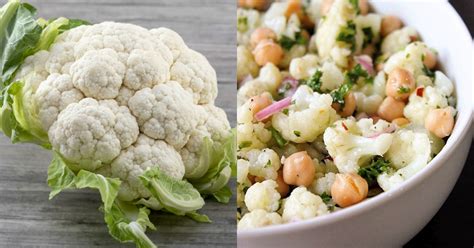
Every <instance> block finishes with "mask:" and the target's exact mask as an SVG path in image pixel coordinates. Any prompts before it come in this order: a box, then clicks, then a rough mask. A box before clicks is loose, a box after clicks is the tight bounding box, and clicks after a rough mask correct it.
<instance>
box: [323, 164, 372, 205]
mask: <svg viewBox="0 0 474 248" xmlns="http://www.w3.org/2000/svg"><path fill="white" fill-rule="evenodd" d="M368 192H369V185H368V184H367V181H366V180H365V179H364V178H362V177H361V176H359V175H357V174H352V173H351V174H336V180H335V181H334V183H333V184H332V186H331V196H332V199H333V200H334V202H335V203H337V205H339V206H341V207H343V208H345V207H348V206H351V205H354V204H356V203H358V202H361V201H362V200H364V199H365V198H367V194H368Z"/></svg>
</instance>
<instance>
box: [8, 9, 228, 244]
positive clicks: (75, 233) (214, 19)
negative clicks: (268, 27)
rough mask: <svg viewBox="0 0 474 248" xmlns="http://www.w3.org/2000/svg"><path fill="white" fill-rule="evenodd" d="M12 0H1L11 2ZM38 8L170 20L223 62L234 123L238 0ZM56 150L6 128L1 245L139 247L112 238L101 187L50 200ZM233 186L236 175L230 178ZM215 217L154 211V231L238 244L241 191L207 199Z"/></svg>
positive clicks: (45, 12)
mask: <svg viewBox="0 0 474 248" xmlns="http://www.w3.org/2000/svg"><path fill="white" fill-rule="evenodd" d="M5 2H6V1H0V3H1V4H4V3H5ZM29 2H30V3H31V4H33V5H34V6H36V7H37V8H38V13H39V16H41V17H44V18H52V17H58V16H65V17H69V18H80V19H85V20H89V21H91V22H95V23H97V22H101V21H110V20H113V21H119V22H129V23H134V24H137V25H141V26H144V27H147V28H155V27H160V26H165V27H169V28H172V29H173V30H175V31H177V32H178V33H180V34H181V35H182V37H183V39H184V40H185V41H186V43H187V44H188V45H189V46H190V47H191V48H193V49H195V50H197V51H199V52H201V53H202V54H204V55H205V56H206V57H207V58H208V59H209V61H210V63H211V64H212V65H213V66H214V68H215V69H216V72H217V75H218V81H219V96H218V98H217V101H216V102H217V105H219V106H221V107H223V108H224V109H225V110H226V113H227V115H228V117H229V120H230V121H231V123H232V125H235V117H236V107H235V106H236V88H235V68H236V65H235V63H236V58H235V56H236V55H235V33H236V32H235V18H236V17H235V13H236V11H235V1H233V0H226V1H224V0H214V1H212V0H168V1H164V0H163V1H155V0H146V1H144V0H140V1H138V0H135V1H126V0H109V1H106V0H78V1H75V0H48V1H39V0H34V1H33V0H32V1H29ZM49 162H50V154H49V152H48V151H45V150H43V149H41V148H39V147H37V146H34V145H28V144H17V145H12V144H10V141H9V140H8V139H7V138H6V137H5V136H3V134H0V247H133V245H131V244H123V245H121V244H119V243H118V242H117V241H115V240H114V239H112V238H111V237H110V236H109V235H108V233H107V228H106V226H105V224H104V221H103V215H102V213H100V212H99V210H98V207H99V205H100V199H99V196H98V193H96V192H95V191H90V190H80V191H78V190H70V191H66V192H63V193H61V194H59V195H58V196H56V198H54V199H53V200H51V201H49V200H48V194H49V188H48V186H47V184H46V177H47V175H46V170H47V166H48V165H49ZM230 184H231V187H234V186H235V182H231V183H230ZM202 212H203V213H205V214H207V215H209V217H210V218H211V219H212V220H213V223H212V224H198V223H195V222H193V221H192V220H189V219H187V218H181V217H176V216H172V215H166V214H159V213H152V216H151V219H152V221H153V222H154V223H155V224H156V226H157V228H158V230H157V231H155V232H148V235H149V236H150V237H151V239H152V240H153V241H154V242H155V243H156V244H158V245H159V246H160V247H234V246H235V244H236V222H235V196H234V198H233V199H232V201H231V203H230V204H228V205H222V204H218V203H216V202H213V201H207V203H206V205H205V207H204V209H203V210H202Z"/></svg>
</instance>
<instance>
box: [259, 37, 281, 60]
mask: <svg viewBox="0 0 474 248" xmlns="http://www.w3.org/2000/svg"><path fill="white" fill-rule="evenodd" d="M252 53H253V56H254V58H255V62H257V64H258V65H260V66H264V65H265V64H267V63H273V64H274V65H278V64H280V62H281V60H282V58H283V49H282V48H281V46H280V45H278V44H277V43H275V42H273V40H262V41H260V42H259V43H258V44H257V46H256V47H255V49H254V50H253V52H252Z"/></svg>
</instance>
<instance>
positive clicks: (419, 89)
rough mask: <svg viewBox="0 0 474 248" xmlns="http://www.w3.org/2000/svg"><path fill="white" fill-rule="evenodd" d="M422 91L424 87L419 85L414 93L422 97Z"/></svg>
mask: <svg viewBox="0 0 474 248" xmlns="http://www.w3.org/2000/svg"><path fill="white" fill-rule="evenodd" d="M424 91H425V88H423V87H420V88H418V89H416V95H417V96H419V97H423V92H424Z"/></svg>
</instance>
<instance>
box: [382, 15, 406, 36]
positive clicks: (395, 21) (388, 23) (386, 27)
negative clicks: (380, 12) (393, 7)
mask: <svg viewBox="0 0 474 248" xmlns="http://www.w3.org/2000/svg"><path fill="white" fill-rule="evenodd" d="M401 27H402V20H400V18H398V17H396V16H391V15H389V16H384V17H383V18H382V24H381V25H380V35H382V37H385V36H387V35H388V34H390V33H391V32H393V31H395V30H398V29H400V28H401Z"/></svg>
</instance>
